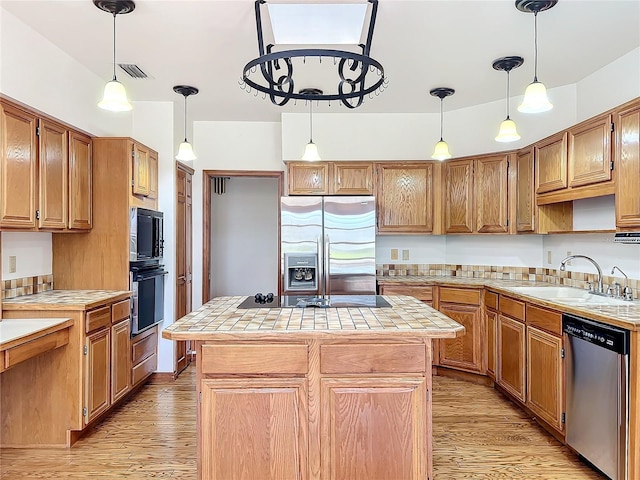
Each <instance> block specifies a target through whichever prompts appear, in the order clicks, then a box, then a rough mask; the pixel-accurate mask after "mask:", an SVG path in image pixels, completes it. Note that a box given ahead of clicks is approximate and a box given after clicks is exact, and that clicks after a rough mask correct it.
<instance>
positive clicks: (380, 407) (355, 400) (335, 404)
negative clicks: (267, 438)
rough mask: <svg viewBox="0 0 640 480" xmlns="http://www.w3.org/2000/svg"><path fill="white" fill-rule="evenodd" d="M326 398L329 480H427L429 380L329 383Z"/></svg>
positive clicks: (323, 394)
mask: <svg viewBox="0 0 640 480" xmlns="http://www.w3.org/2000/svg"><path fill="white" fill-rule="evenodd" d="M320 395H321V401H320V405H321V407H320V408H321V414H320V428H321V439H322V441H325V442H327V446H326V447H323V448H322V455H323V458H322V473H323V474H322V478H323V479H330V480H343V479H383V478H384V479H403V480H405V479H406V480H410V479H411V480H418V479H420V480H423V479H425V478H427V470H426V459H425V451H426V441H427V438H426V435H425V432H427V415H428V412H427V411H426V404H425V401H424V398H426V396H427V381H426V379H425V378H424V377H418V378H323V379H322V380H321V394H320ZM277 478H293V477H284V476H283V477H277Z"/></svg>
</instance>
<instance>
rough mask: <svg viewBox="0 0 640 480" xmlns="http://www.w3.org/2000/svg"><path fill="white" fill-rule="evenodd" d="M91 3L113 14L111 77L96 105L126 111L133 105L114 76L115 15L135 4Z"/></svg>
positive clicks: (120, 1) (121, 0)
mask: <svg viewBox="0 0 640 480" xmlns="http://www.w3.org/2000/svg"><path fill="white" fill-rule="evenodd" d="M93 4H94V5H95V6H96V7H98V8H99V9H100V10H104V11H105V12H108V13H111V14H112V15H113V78H112V79H111V81H110V82H107V84H106V85H105V87H104V94H103V96H102V100H100V102H99V103H98V107H100V108H102V109H104V110H109V111H111V112H127V111H129V110H131V109H132V108H133V105H131V103H130V102H129V100H128V99H127V92H126V91H125V89H124V85H122V84H121V83H120V82H119V81H118V79H117V78H116V15H123V14H125V13H131V12H133V10H134V9H135V8H136V5H135V3H134V2H132V1H129V0H115V1H110V0H93Z"/></svg>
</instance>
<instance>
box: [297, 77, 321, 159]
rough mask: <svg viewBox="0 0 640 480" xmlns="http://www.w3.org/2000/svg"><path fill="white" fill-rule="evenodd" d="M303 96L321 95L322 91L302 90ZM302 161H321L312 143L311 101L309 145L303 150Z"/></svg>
mask: <svg viewBox="0 0 640 480" xmlns="http://www.w3.org/2000/svg"><path fill="white" fill-rule="evenodd" d="M300 93H301V94H303V95H322V90H320V89H318V88H303V89H302V90H300ZM302 160H305V161H307V162H317V161H318V160H321V158H320V154H319V153H318V147H317V146H316V144H315V143H313V100H309V143H307V146H306V147H305V148H304V155H302Z"/></svg>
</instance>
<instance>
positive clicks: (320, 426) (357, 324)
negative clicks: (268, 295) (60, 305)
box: [162, 296, 464, 480]
mask: <svg viewBox="0 0 640 480" xmlns="http://www.w3.org/2000/svg"><path fill="white" fill-rule="evenodd" d="M384 298H385V299H386V300H387V301H388V302H389V304H390V305H391V306H390V307H387V308H371V307H357V308H356V307H340V308H335V307H331V308H271V307H269V305H268V304H265V305H264V308H253V309H239V308H238V305H239V304H240V303H241V302H242V301H243V300H244V299H245V297H220V298H216V299H214V300H212V301H210V302H208V303H206V304H205V305H203V306H202V307H200V308H199V309H198V310H195V311H194V312H192V313H190V314H188V315H186V316H185V317H183V318H181V319H180V320H178V321H177V322H175V323H173V324H172V325H170V326H169V327H168V328H166V329H165V330H164V331H163V332H162V336H163V338H167V339H170V340H191V341H194V342H195V350H196V359H197V360H196V365H197V380H196V382H197V385H196V389H197V393H198V398H199V401H198V409H197V412H198V413H197V416H198V419H197V421H198V478H199V479H202V480H204V479H207V480H233V479H253V478H260V479H267V478H271V479H277V480H281V479H289V478H291V479H294V478H295V479H320V478H322V479H335V480H339V479H350V480H358V479H363V480H364V479H367V480H371V479H385V480H395V479H402V480H408V479H416V480H417V479H420V480H424V479H427V478H433V473H432V471H433V465H432V455H431V451H432V444H431V436H432V435H431V434H432V432H431V360H432V348H431V339H435V338H454V337H456V336H460V335H463V334H464V328H463V327H462V326H461V325H460V324H458V323H457V322H455V321H453V320H451V319H450V318H449V317H447V316H445V315H444V314H442V313H440V312H438V311H436V310H434V309H432V308H430V307H428V306H427V305H425V304H424V303H422V302H420V301H418V300H416V299H415V298H413V297H408V296H385V297H384Z"/></svg>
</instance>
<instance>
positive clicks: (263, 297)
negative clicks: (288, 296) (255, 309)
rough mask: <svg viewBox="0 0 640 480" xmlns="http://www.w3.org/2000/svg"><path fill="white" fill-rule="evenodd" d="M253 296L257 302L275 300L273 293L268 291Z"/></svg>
mask: <svg viewBox="0 0 640 480" xmlns="http://www.w3.org/2000/svg"><path fill="white" fill-rule="evenodd" d="M253 298H254V300H255V301H256V303H271V302H273V293H267V294H266V295H263V294H262V293H256V294H255V295H254V297H253Z"/></svg>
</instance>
